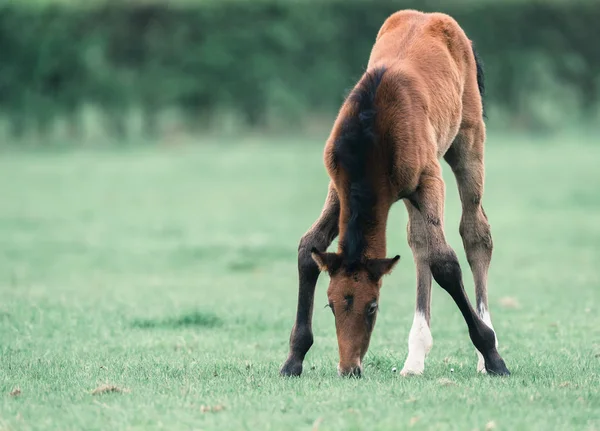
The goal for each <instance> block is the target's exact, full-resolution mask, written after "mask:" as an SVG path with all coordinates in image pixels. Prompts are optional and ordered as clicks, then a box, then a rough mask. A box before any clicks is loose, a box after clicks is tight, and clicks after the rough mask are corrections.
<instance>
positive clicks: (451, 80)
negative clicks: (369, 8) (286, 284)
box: [281, 10, 510, 376]
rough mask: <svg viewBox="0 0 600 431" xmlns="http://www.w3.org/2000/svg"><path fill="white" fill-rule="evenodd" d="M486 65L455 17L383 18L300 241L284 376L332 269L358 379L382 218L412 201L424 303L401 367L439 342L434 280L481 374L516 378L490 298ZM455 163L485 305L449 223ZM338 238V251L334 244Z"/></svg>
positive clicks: (383, 269)
mask: <svg viewBox="0 0 600 431" xmlns="http://www.w3.org/2000/svg"><path fill="white" fill-rule="evenodd" d="M483 90H484V87H483V71H482V68H481V66H480V64H479V61H478V59H477V56H476V54H475V51H474V49H473V48H472V45H471V42H470V41H469V39H468V38H467V36H466V35H465V33H464V32H463V30H462V29H461V28H460V27H459V25H458V24H457V23H456V21H454V19H452V18H451V17H449V16H447V15H444V14H438V13H433V14H425V13H421V12H417V11H410V10H407V11H400V12H397V13H395V14H393V15H391V16H390V17H389V18H388V19H387V20H386V21H385V22H384V24H383V26H382V27H381V29H380V30H379V34H378V35H377V39H376V42H375V45H374V47H373V50H372V52H371V57H370V59H369V63H368V66H367V72H366V73H365V74H364V75H363V76H362V78H361V79H360V81H359V82H358V84H357V85H356V86H355V87H354V89H353V91H352V92H351V93H350V95H349V96H348V98H347V99H346V101H345V102H344V104H343V105H342V107H341V109H340V112H339V114H338V117H337V119H336V121H335V123H334V126H333V130H332V132H331V135H330V137H329V139H328V140H327V143H326V146H325V152H324V162H325V166H326V168H327V172H328V173H329V176H330V178H331V182H330V184H329V193H328V196H327V200H326V202H325V206H324V208H323V211H322V213H321V216H320V217H319V218H318V219H317V220H316V222H315V223H314V224H313V226H312V227H311V228H310V229H309V231H308V232H307V233H306V234H305V235H304V236H303V237H302V239H301V241H300V246H299V248H298V271H299V282H300V288H299V294H298V309H297V315H296V322H295V324H294V327H293V329H292V333H291V336H290V353H289V357H288V359H287V361H286V362H285V364H284V365H283V367H282V369H281V374H282V375H286V376H289V375H300V374H301V373H302V362H303V360H304V356H305V355H306V353H307V351H308V350H309V349H310V347H311V345H312V343H313V335H312V311H313V302H314V291H315V285H316V282H317V278H318V276H319V271H327V272H328V273H329V275H330V284H329V289H328V291H327V296H328V299H329V306H330V307H331V311H332V312H333V314H334V316H335V326H336V333H337V339H338V348H339V359H340V360H339V364H338V372H339V374H340V375H355V376H360V375H361V372H362V359H363V357H364V355H365V353H366V352H367V349H368V346H369V341H370V338H371V333H372V331H373V327H374V325H375V319H376V316H377V308H378V300H379V291H380V288H381V278H382V276H383V275H385V274H387V273H389V272H390V271H391V270H392V269H393V267H394V266H395V265H396V263H397V262H398V260H399V258H400V257H399V256H396V257H394V258H391V259H389V258H386V257H385V256H386V235H385V234H386V223H387V219H388V213H389V210H390V207H391V206H392V204H393V203H394V202H396V201H398V200H400V199H402V200H404V204H405V205H406V209H407V210H408V217H409V221H408V229H407V230H408V243H409V245H410V247H411V250H412V253H413V257H414V261H415V264H416V269H417V301H416V311H415V315H414V320H413V325H412V329H411V331H410V335H409V338H408V346H409V352H408V358H407V359H406V362H405V364H404V368H403V370H402V372H401V374H402V375H407V374H421V373H422V372H423V369H424V362H425V357H426V355H427V354H428V353H429V350H430V349H431V346H432V342H433V340H432V337H431V332H430V330H429V320H430V295H431V281H432V276H433V278H434V279H435V281H436V282H437V283H438V284H439V285H440V286H441V287H442V288H443V289H444V290H446V291H447V292H448V293H449V294H450V296H451V297H452V299H453V300H454V302H455V303H456V305H457V306H458V308H459V309H460V311H461V313H462V315H463V317H464V320H465V322H466V324H467V327H468V329H469V335H470V337H471V340H472V342H473V344H474V345H475V347H476V349H477V353H478V356H479V363H478V365H477V369H478V371H481V372H486V371H487V372H489V373H493V374H499V375H508V374H510V373H509V371H508V369H507V368H506V366H505V364H504V361H503V359H502V358H501V357H500V354H499V353H498V350H497V340H496V334H495V332H494V330H493V327H492V323H491V320H490V315H489V313H488V305H487V287H486V283H487V272H488V267H489V264H490V260H491V255H492V237H491V235H490V226H489V224H488V221H487V217H486V215H485V212H484V210H483V207H482V206H481V199H482V194H483V180H484V164H483V147H484V140H485V125H484V121H483V104H482V96H483ZM442 156H443V157H444V159H445V160H446V161H447V162H448V164H449V165H450V167H451V168H452V171H453V172H454V175H455V176H456V181H457V184H458V189H459V192H460V199H461V202H462V218H461V222H460V234H461V236H462V239H463V244H464V247H465V251H466V254H467V259H468V262H469V265H470V267H471V270H472V272H473V278H474V280H475V293H476V301H477V311H475V310H474V309H473V307H472V306H471V303H470V302H469V300H468V298H467V295H466V293H465V290H464V287H463V282H462V275H461V269H460V266H459V263H458V259H457V257H456V254H455V252H454V250H453V249H452V248H451V247H450V245H448V243H447V242H446V238H445V236H444V230H443V218H444V194H445V185H444V181H443V179H442V173H441V166H440V163H439V159H440V158H441V157H442ZM338 234H339V236H340V241H339V248H338V251H337V253H327V252H326V250H327V247H328V246H329V245H330V244H331V242H332V241H333V240H334V238H335V237H336V236H337V235H338Z"/></svg>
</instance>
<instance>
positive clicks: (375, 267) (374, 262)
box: [366, 256, 400, 280]
mask: <svg viewBox="0 0 600 431" xmlns="http://www.w3.org/2000/svg"><path fill="white" fill-rule="evenodd" d="M399 260H400V256H395V257H392V258H391V259H369V260H368V261H367V264H366V267H367V271H368V273H369V275H370V276H371V278H373V279H374V280H379V279H380V278H381V277H383V276H384V275H386V274H389V273H390V272H392V269H394V267H395V266H396V264H397V263H398V261H399Z"/></svg>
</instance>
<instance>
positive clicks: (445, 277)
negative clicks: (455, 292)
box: [430, 250, 462, 290]
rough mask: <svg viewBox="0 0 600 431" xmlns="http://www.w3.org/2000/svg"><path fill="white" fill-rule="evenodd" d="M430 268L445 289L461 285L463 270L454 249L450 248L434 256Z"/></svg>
mask: <svg viewBox="0 0 600 431" xmlns="http://www.w3.org/2000/svg"><path fill="white" fill-rule="evenodd" d="M430 269H431V274H432V275H433V278H434V279H435V281H436V282H437V283H438V284H439V285H440V286H442V287H443V288H444V289H446V290H448V288H450V287H454V286H459V285H460V282H461V280H462V272H461V269H460V264H459V263H458V258H457V257H456V253H454V251H452V250H449V251H445V252H443V253H439V254H437V255H435V256H433V257H432V258H431V260H430Z"/></svg>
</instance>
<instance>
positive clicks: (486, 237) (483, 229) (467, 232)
mask: <svg viewBox="0 0 600 431" xmlns="http://www.w3.org/2000/svg"><path fill="white" fill-rule="evenodd" d="M459 232H460V236H461V237H462V239H463V242H464V244H465V246H471V247H476V246H480V247H483V248H485V249H489V250H491V249H492V248H493V246H494V244H493V241H492V232H491V229H490V224H489V223H488V221H487V220H486V219H485V218H482V217H481V216H480V217H477V218H475V219H471V218H466V217H463V218H462V219H461V222H460V226H459Z"/></svg>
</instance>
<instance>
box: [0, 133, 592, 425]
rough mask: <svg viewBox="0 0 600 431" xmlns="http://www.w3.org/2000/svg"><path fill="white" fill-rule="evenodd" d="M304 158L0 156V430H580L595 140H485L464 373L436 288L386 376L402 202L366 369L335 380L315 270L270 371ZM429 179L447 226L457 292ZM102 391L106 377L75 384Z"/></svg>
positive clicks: (238, 149) (317, 152)
mask: <svg viewBox="0 0 600 431" xmlns="http://www.w3.org/2000/svg"><path fill="white" fill-rule="evenodd" d="M321 157H322V143H320V142H307V141H301V140H298V141H289V142H288V141H279V140H259V139H256V140H248V141H247V142H244V143H243V144H234V143H232V142H209V143H203V144H202V145H197V146H193V147H176V148H162V149H158V148H145V149H144V148H128V149H123V150H121V151H119V150H117V149H104V150H80V151H66V152H63V153H58V152H45V153H42V152H14V151H13V152H10V151H9V152H5V153H4V154H3V155H2V157H1V158H0V178H1V180H0V196H1V200H0V355H1V357H0V430H29V429H60V430H70V429H73V430H75V429H86V430H93V429H106V430H114V429H140V430H141V429H144V430H145V429H167V430H175V429H196V430H244V429H247V430H261V431H264V430H311V429H312V430H317V429H318V430H320V431H324V430H397V429H406V428H408V427H409V426H410V424H412V429H435V430H449V429H456V430H473V429H479V430H484V429H493V428H494V424H495V429H498V430H533V429H535V430H567V429H569V430H598V429H600V393H599V391H600V378H599V375H600V357H599V356H600V312H599V311H600V310H599V308H598V306H599V303H600V302H599V301H600V275H599V271H598V262H600V223H598V220H599V219H598V217H599V214H600V193H599V191H598V184H600V169H599V168H598V166H599V163H600V147H598V145H597V138H594V137H587V138H586V137H579V136H570V137H569V136H567V137H565V136H557V137H554V138H551V139H541V138H529V137H525V136H521V137H519V136H508V135H507V136H501V135H492V136H490V138H489V140H488V150H487V156H486V157H487V183H486V194H485V199H484V202H485V206H486V211H487V213H488V216H489V218H490V222H491V224H492V231H493V235H494V240H495V246H496V248H495V251H494V259H493V262H492V267H491V271H490V306H491V311H492V316H493V319H494V324H495V327H496V330H497V332H498V336H499V341H500V352H501V353H502V354H503V356H504V358H505V360H506V362H507V364H508V366H509V368H510V369H511V371H512V373H513V374H512V376H511V377H510V378H505V379H504V378H490V377H486V376H480V375H476V373H475V366H476V355H475V352H474V349H473V347H472V346H471V344H470V342H469V338H468V335H467V332H466V326H465V324H464V323H463V321H462V319H461V317H460V313H459V312H458V310H457V309H456V307H455V306H454V304H453V303H452V301H451V300H450V298H449V297H448V295H447V294H446V293H445V292H443V291H442V290H441V289H440V288H439V287H437V286H434V291H433V310H432V314H433V317H432V332H433V336H434V347H433V350H432V352H431V354H430V356H429V358H428V360H427V362H426V372H425V374H424V375H423V376H422V377H417V378H409V379H404V378H402V377H401V376H399V375H398V374H397V373H396V374H394V373H392V372H391V369H392V367H398V368H401V367H402V364H403V361H404V359H405V355H406V353H407V341H406V340H407V336H408V331H409V329H410V324H411V322H412V311H413V306H414V295H415V294H414V289H415V287H414V286H415V282H414V268H413V263H412V257H411V254H410V250H409V248H408V246H407V244H406V237H405V225H406V214H405V210H404V207H403V205H401V204H400V205H397V206H396V207H395V208H394V210H393V212H392V215H391V221H390V223H389V228H388V231H389V242H388V244H389V246H388V249H389V254H390V255H391V254H396V253H399V254H401V255H402V257H403V259H402V260H401V262H400V264H399V265H398V267H397V269H396V270H395V272H394V273H393V274H392V275H391V276H389V277H387V278H386V280H385V282H384V287H383V290H382V298H381V313H380V316H379V318H378V323H377V327H376V328H375V332H374V335H373V340H372V343H371V348H370V350H369V353H368V354H367V357H366V358H365V360H366V367H365V377H364V378H363V379H361V380H355V379H340V378H338V377H337V375H336V370H335V366H336V360H337V348H336V340H335V331H334V327H333V317H332V315H331V312H330V311H329V310H327V309H324V308H323V306H324V305H325V303H326V295H325V290H326V286H327V279H326V277H322V278H321V280H320V281H319V284H318V286H317V289H318V291H317V295H316V298H317V299H316V305H315V319H314V330H315V345H314V347H313V349H312V350H311V351H310V353H309V355H308V357H307V359H306V362H305V373H304V375H303V376H302V377H301V378H299V379H283V378H281V377H279V376H278V369H279V366H280V365H281V364H282V362H283V361H284V359H285V357H286V355H287V341H288V336H289V331H290V328H291V325H292V322H293V317H294V313H295V305H296V302H295V301H296V295H297V290H296V289H297V287H296V249H297V243H298V240H299V238H300V236H301V235H302V233H303V232H304V231H305V230H306V229H307V228H308V227H309V226H310V224H311V223H312V222H313V220H314V218H315V217H316V216H317V215H318V214H319V212H320V208H321V205H322V202H323V200H324V197H325V193H326V184H327V178H326V175H325V172H324V168H323V166H322V161H321ZM445 175H446V177H447V179H448V191H447V211H446V213H447V217H446V228H447V234H448V238H449V241H450V243H451V244H452V245H453V246H454V248H455V249H456V250H457V252H458V254H459V256H460V258H461V262H462V263H463V270H464V274H465V277H466V278H465V282H466V284H467V288H468V291H469V294H470V296H471V297H472V296H473V295H472V289H473V288H472V280H471V278H470V272H469V271H468V267H467V265H466V262H465V259H464V252H463V250H462V247H461V241H460V237H459V236H458V220H459V217H460V205H459V202H458V198H457V193H456V188H455V185H454V180H453V178H452V177H451V174H449V169H445ZM507 298H509V299H510V300H507ZM511 301H512V302H511ZM515 302H516V304H515ZM515 305H517V306H516V307H515ZM451 368H453V369H454V372H453V373H451V372H450V369H451ZM103 384H109V385H115V386H117V387H119V388H121V389H123V390H126V391H124V392H120V393H118V392H117V393H115V392H113V393H107V394H104V395H92V394H91V392H92V391H93V390H94V389H95V388H97V387H99V386H101V385H103ZM16 387H18V388H20V390H21V393H20V395H19V396H11V395H9V393H10V392H11V391H12V390H13V389H14V388H16ZM202 406H211V407H214V406H223V407H224V408H223V410H219V409H218V408H217V409H216V410H217V411H206V410H207V409H206V407H205V408H202ZM491 422H493V424H492V423H491ZM486 427H487V428H486Z"/></svg>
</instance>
